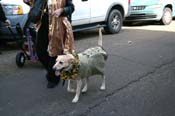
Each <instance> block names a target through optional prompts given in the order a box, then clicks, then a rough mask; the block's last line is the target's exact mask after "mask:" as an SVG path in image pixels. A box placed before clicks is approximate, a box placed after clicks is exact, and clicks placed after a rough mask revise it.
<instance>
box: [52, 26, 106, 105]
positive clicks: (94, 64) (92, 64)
mask: <svg viewBox="0 0 175 116" xmlns="http://www.w3.org/2000/svg"><path fill="white" fill-rule="evenodd" d="M106 60H107V53H106V52H105V50H104V49H103V48H102V32H101V28H100V29H99V39H98V46H97V47H94V48H89V49H87V50H85V51H84V52H82V53H78V54H77V55H74V54H66V55H59V56H58V57H57V59H56V63H55V65H54V66H53V69H54V70H55V74H56V75H57V76H58V75H60V77H61V78H62V79H68V87H67V90H68V91H69V92H76V95H75V97H74V99H73V100H72V102H73V103H76V102H77V101H78V100H79V96H80V91H81V87H82V80H84V82H85V84H84V87H83V89H82V92H86V91H87V88H88V85H87V80H88V77H90V76H92V75H101V77H102V79H103V80H102V84H101V87H100V89H101V90H105V89H106V86H105V76H104V66H105V61H106ZM71 80H76V81H77V84H76V85H77V88H76V91H75V89H72V88H71Z"/></svg>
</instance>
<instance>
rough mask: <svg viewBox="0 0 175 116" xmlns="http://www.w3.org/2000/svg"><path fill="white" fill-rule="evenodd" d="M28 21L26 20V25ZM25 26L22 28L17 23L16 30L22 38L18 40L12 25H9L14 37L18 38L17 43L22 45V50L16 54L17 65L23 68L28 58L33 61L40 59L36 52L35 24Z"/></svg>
mask: <svg viewBox="0 0 175 116" xmlns="http://www.w3.org/2000/svg"><path fill="white" fill-rule="evenodd" d="M27 23H28V21H27V22H26V25H28V24H27ZM26 25H25V26H24V28H23V29H22V28H21V26H20V25H19V24H17V25H16V31H17V32H18V33H19V34H20V38H21V39H20V40H17V37H16V36H15V34H14V32H13V31H12V29H11V28H10V27H8V29H9V31H10V33H11V34H12V36H13V38H14V39H15V40H17V41H16V42H17V45H18V46H19V47H20V49H21V51H19V52H18V53H17V55H16V65H17V66H18V67H20V68H22V67H23V66H24V64H25V61H26V60H30V61H32V62H36V61H38V57H37V54H36V46H35V43H36V34H37V32H36V29H35V27H34V26H26Z"/></svg>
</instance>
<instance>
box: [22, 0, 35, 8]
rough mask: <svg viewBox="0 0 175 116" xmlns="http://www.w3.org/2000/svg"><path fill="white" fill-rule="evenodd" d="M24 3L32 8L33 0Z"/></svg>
mask: <svg viewBox="0 0 175 116" xmlns="http://www.w3.org/2000/svg"><path fill="white" fill-rule="evenodd" d="M24 2H25V3H27V4H28V5H29V6H31V7H32V6H33V3H34V1H33V0H24Z"/></svg>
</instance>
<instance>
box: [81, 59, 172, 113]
mask: <svg viewBox="0 0 175 116" xmlns="http://www.w3.org/2000/svg"><path fill="white" fill-rule="evenodd" d="M173 63H175V60H174V59H173V60H171V61H168V62H165V63H162V64H161V65H159V66H156V67H155V68H154V69H153V70H152V71H149V72H147V73H145V74H144V75H142V76H140V77H138V78H137V79H135V80H132V81H130V82H128V83H127V84H125V85H124V86H122V87H120V88H118V89H116V90H114V91H113V92H111V93H108V94H106V95H105V96H104V97H103V98H102V99H100V100H99V101H98V102H96V103H95V104H93V105H91V106H89V107H88V109H87V110H86V111H85V112H83V113H81V114H80V116H87V114H88V113H90V112H91V111H92V110H93V109H95V108H97V107H99V106H100V105H101V104H103V103H105V102H107V101H108V100H109V99H110V97H112V96H114V95H115V94H117V93H119V92H120V91H122V90H124V89H127V88H128V87H129V86H132V85H133V84H136V83H138V82H140V81H142V80H143V79H145V78H148V77H149V76H151V75H154V74H155V73H156V72H158V71H159V69H161V68H163V67H165V66H168V65H170V64H173Z"/></svg>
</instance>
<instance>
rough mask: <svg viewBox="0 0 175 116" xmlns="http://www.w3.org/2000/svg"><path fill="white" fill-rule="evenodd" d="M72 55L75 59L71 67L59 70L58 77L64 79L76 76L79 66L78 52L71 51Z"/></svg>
mask: <svg viewBox="0 0 175 116" xmlns="http://www.w3.org/2000/svg"><path fill="white" fill-rule="evenodd" d="M73 56H74V57H75V60H74V62H73V64H72V67H71V68H70V69H69V70H64V69H63V70H62V71H61V72H60V78H61V79H63V80H65V79H76V78H77V77H78V73H79V67H80V60H79V57H78V54H76V53H73Z"/></svg>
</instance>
